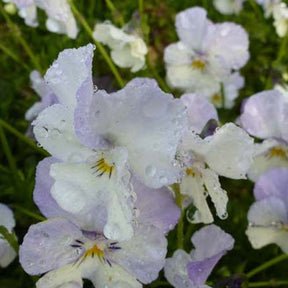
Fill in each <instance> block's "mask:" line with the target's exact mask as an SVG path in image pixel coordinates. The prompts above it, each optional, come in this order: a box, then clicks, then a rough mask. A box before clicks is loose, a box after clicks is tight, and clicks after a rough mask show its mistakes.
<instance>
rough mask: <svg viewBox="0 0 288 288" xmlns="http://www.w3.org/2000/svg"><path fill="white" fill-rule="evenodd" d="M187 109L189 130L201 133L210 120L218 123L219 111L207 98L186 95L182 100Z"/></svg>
mask: <svg viewBox="0 0 288 288" xmlns="http://www.w3.org/2000/svg"><path fill="white" fill-rule="evenodd" d="M180 99H181V100H182V101H183V103H184V105H185V106H186V107H187V112H188V121H189V122H188V125H189V129H191V130H193V131H195V133H201V131H202V130H203V128H204V127H205V125H206V123H207V122H208V121H209V120H210V119H215V120H217V121H218V115H217V110H216V109H215V107H214V106H213V105H212V104H211V103H210V102H209V101H208V100H206V99H205V98H203V97H201V96H200V95H197V94H184V95H182V96H181V98H180Z"/></svg>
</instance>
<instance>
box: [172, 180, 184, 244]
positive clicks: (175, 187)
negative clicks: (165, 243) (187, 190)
mask: <svg viewBox="0 0 288 288" xmlns="http://www.w3.org/2000/svg"><path fill="white" fill-rule="evenodd" d="M172 187H173V190H174V193H175V202H176V204H177V206H178V207H179V208H180V210H181V215H180V219H179V221H178V224H177V247H178V248H179V249H183V247H184V233H183V232H184V222H183V218H184V211H183V210H182V196H181V191H180V187H179V184H173V185H172Z"/></svg>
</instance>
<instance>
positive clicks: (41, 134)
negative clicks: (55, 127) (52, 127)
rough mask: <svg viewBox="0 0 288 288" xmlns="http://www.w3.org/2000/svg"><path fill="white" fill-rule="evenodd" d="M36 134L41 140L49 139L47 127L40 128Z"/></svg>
mask: <svg viewBox="0 0 288 288" xmlns="http://www.w3.org/2000/svg"><path fill="white" fill-rule="evenodd" d="M36 134H37V135H38V137H40V138H47V137H48V129H47V128H46V127H39V129H37V130H36Z"/></svg>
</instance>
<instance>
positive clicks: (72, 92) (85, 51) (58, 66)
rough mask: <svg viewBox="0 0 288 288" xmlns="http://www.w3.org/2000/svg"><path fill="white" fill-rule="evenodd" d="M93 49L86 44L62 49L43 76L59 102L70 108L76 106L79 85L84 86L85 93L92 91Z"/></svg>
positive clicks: (90, 45)
mask: <svg viewBox="0 0 288 288" xmlns="http://www.w3.org/2000/svg"><path fill="white" fill-rule="evenodd" d="M93 50H94V46H93V45H92V44H88V45H87V46H83V47H80V48H78V49H66V50H64V51H62V52H61V53H60V54H59V56H58V58H57V60H56V61H54V62H53V64H52V66H51V67H50V68H49V69H48V71H47V72H46V74H45V76H44V79H45V81H46V82H47V84H48V85H49V87H50V88H51V89H52V90H53V91H54V93H55V94H56V96H57V97H58V100H59V102H60V103H61V104H63V105H66V106H67V107H70V109H71V110H72V109H74V108H75V106H76V93H77V90H78V89H79V88H80V87H82V86H85V87H86V89H87V93H93V82H92V58H93ZM88 91H89V92H88Z"/></svg>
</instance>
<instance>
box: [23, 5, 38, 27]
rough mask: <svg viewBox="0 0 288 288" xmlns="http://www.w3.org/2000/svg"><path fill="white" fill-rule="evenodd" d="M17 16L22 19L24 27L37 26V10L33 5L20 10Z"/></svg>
mask: <svg viewBox="0 0 288 288" xmlns="http://www.w3.org/2000/svg"><path fill="white" fill-rule="evenodd" d="M19 16H20V17H22V18H24V21H25V24H26V25H28V26H31V27H36V26H38V21H37V9H36V6H35V4H34V3H33V4H32V5H30V6H27V7H23V8H20V9H19Z"/></svg>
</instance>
